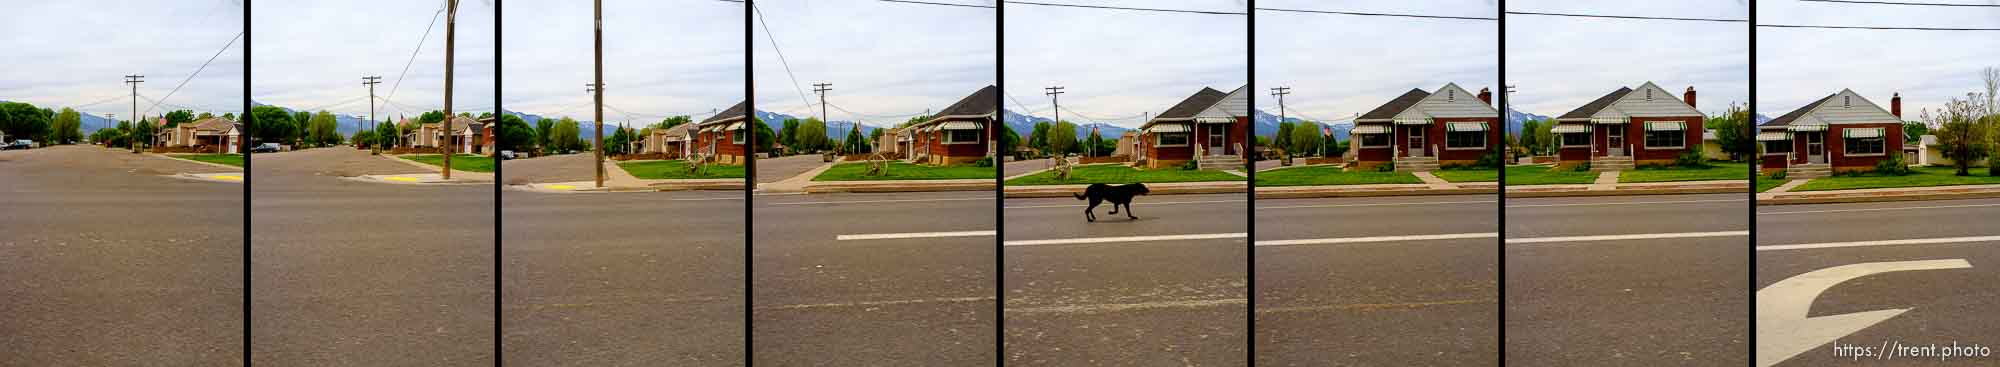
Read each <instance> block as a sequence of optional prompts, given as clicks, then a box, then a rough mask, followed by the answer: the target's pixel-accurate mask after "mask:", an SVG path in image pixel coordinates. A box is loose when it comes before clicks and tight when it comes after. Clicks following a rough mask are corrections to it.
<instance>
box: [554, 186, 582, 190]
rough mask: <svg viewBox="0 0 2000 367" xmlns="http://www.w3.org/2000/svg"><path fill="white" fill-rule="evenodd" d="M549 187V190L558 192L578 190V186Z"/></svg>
mask: <svg viewBox="0 0 2000 367" xmlns="http://www.w3.org/2000/svg"><path fill="white" fill-rule="evenodd" d="M548 187H549V188H551V189H556V190H575V189H576V186H570V185H549V186H548Z"/></svg>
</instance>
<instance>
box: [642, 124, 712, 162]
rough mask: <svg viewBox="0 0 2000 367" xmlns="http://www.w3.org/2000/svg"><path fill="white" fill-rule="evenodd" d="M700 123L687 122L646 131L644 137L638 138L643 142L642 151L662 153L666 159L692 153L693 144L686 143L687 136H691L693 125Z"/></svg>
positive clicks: (678, 157)
mask: <svg viewBox="0 0 2000 367" xmlns="http://www.w3.org/2000/svg"><path fill="white" fill-rule="evenodd" d="M700 125H701V124H693V123H688V124H680V125H674V127H670V128H665V129H653V130H652V131H651V132H648V133H646V136H645V137H642V138H640V139H641V140H642V141H643V142H644V143H645V144H644V147H645V148H644V150H643V152H645V153H647V154H662V155H665V156H666V158H667V159H680V158H681V157H686V156H688V154H689V153H693V149H694V147H693V145H691V144H688V140H689V139H688V137H690V136H692V135H693V133H694V129H695V127H696V126H700Z"/></svg>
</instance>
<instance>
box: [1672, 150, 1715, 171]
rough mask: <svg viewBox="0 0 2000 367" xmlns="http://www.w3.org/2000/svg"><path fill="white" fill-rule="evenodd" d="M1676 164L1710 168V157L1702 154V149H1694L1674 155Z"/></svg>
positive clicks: (1687, 166)
mask: <svg viewBox="0 0 2000 367" xmlns="http://www.w3.org/2000/svg"><path fill="white" fill-rule="evenodd" d="M1674 165H1675V166H1680V167H1686V168H1708V157H1704V156H1702V153H1701V150H1700V149H1693V150H1689V151H1687V152H1685V153H1681V155H1680V156H1677V157H1674Z"/></svg>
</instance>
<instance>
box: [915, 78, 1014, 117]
mask: <svg viewBox="0 0 2000 367" xmlns="http://www.w3.org/2000/svg"><path fill="white" fill-rule="evenodd" d="M999 103H1000V88H998V87H994V86H992V85H987V86H986V87H984V88H979V90H977V91H973V92H972V95H968V96H965V98H961V99H959V100H958V102H955V103H952V104H951V105H950V106H946V107H945V108H944V109H943V110H939V111H938V112H937V114H935V115H931V118H929V119H926V120H925V121H924V122H926V123H928V122H931V121H938V120H944V119H953V118H967V117H983V116H991V115H992V114H993V112H994V111H997V110H999V109H998V107H999Z"/></svg>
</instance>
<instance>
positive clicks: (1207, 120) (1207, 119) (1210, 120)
mask: <svg viewBox="0 0 2000 367" xmlns="http://www.w3.org/2000/svg"><path fill="white" fill-rule="evenodd" d="M1194 122H1195V123H1202V124H1232V123H1236V119H1235V118H1232V117H1217V116H1201V117H1195V118H1194Z"/></svg>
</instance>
